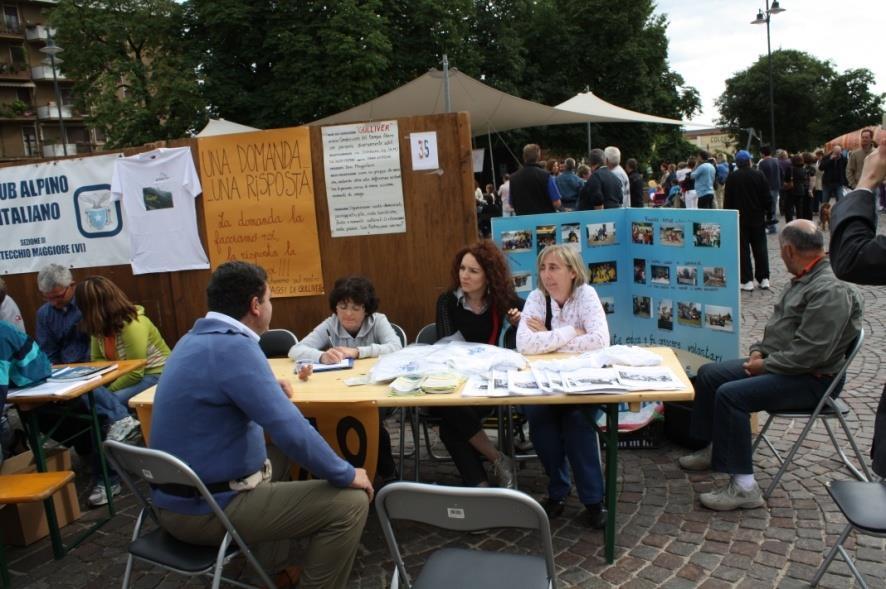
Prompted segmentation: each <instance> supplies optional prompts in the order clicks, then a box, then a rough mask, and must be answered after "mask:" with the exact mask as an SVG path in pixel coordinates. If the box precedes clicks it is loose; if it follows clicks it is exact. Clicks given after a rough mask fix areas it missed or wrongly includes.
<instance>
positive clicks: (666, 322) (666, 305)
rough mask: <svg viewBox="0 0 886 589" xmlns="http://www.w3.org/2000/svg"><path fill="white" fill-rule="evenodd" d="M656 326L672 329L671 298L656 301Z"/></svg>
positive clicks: (672, 309) (672, 311)
mask: <svg viewBox="0 0 886 589" xmlns="http://www.w3.org/2000/svg"><path fill="white" fill-rule="evenodd" d="M658 328H659V329H664V330H667V331H674V301H672V300H671V299H662V300H661V301H659V302H658Z"/></svg>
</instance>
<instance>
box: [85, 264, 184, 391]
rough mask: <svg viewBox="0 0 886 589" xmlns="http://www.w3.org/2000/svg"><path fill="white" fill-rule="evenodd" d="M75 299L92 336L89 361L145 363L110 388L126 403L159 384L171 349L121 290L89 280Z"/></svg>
mask: <svg viewBox="0 0 886 589" xmlns="http://www.w3.org/2000/svg"><path fill="white" fill-rule="evenodd" d="M74 297H75V299H76V301H77V307H78V308H79V309H80V312H81V313H82V314H83V319H82V321H81V326H82V328H83V330H84V331H86V333H88V334H89V335H90V336H91V342H90V357H91V358H92V360H93V361H101V360H109V361H114V360H136V359H138V360H141V359H143V360H145V361H146V362H145V366H144V368H139V369H138V370H133V371H132V372H129V373H128V374H125V375H123V376H121V377H120V378H118V379H117V380H115V381H114V382H112V383H111V384H109V385H108V387H107V388H108V390H110V391H111V392H112V393H114V394H115V395H117V396H118V397H119V398H120V400H121V401H123V403H127V402H128V401H129V399H131V398H132V397H134V396H135V395H137V394H138V393H140V392H142V391H143V390H145V389H147V388H150V387H152V386H154V385H155V384H157V381H159V380H160V374H161V373H162V372H163V365H164V364H166V358H168V357H169V346H167V345H166V342H165V341H163V336H161V335H160V332H159V331H158V330H157V327H156V326H155V325H154V324H153V323H152V322H151V320H150V319H148V317H147V315H145V310H144V308H142V307H141V306H140V305H135V304H133V303H132V301H130V300H129V298H128V297H127V296H126V294H125V293H124V292H123V291H122V290H120V288H119V287H118V286H117V285H116V284H114V283H113V282H111V281H110V280H108V279H107V278H105V277H104V276H90V277H89V278H87V279H86V280H84V281H83V282H80V283H78V284H77V289H76V291H75V294H74Z"/></svg>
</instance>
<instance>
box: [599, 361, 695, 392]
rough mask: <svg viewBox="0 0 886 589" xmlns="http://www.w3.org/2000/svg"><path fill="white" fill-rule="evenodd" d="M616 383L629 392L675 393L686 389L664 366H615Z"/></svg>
mask: <svg viewBox="0 0 886 589" xmlns="http://www.w3.org/2000/svg"><path fill="white" fill-rule="evenodd" d="M615 368H616V370H618V382H620V383H621V384H622V385H624V386H625V387H626V388H628V389H630V390H637V391H648V390H651V391H676V390H680V389H683V388H686V385H685V384H683V382H682V381H680V379H678V378H677V377H676V375H674V373H673V371H672V370H671V369H670V368H667V367H666V366H616V367H615Z"/></svg>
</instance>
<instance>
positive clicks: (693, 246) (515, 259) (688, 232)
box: [492, 208, 741, 361]
mask: <svg viewBox="0 0 886 589" xmlns="http://www.w3.org/2000/svg"><path fill="white" fill-rule="evenodd" d="M492 236H493V239H494V240H495V242H496V243H497V244H498V246H499V247H500V248H501V249H502V251H503V252H504V254H505V257H506V258H507V259H508V262H509V265H510V268H511V273H512V274H513V277H514V285H515V287H516V289H517V293H518V294H520V295H521V296H523V297H524V298H525V297H527V296H529V293H530V292H531V291H532V290H533V289H534V288H536V287H537V286H538V271H537V269H536V266H537V257H538V253H539V252H540V251H541V250H542V249H544V248H545V247H546V246H548V245H551V244H554V243H560V244H570V245H572V247H574V248H575V249H576V251H579V252H580V253H581V257H582V259H583V260H584V263H585V264H586V267H587V269H588V275H589V276H590V283H591V285H592V286H593V287H594V288H595V289H596V291H597V294H598V295H599V297H600V301H601V302H602V303H603V307H604V309H605V310H606V313H607V318H608V319H609V332H610V335H611V338H612V344H638V345H655V346H669V347H671V348H676V349H681V350H686V351H689V352H692V353H695V354H698V355H700V356H704V357H706V358H709V359H711V360H713V361H720V360H725V359H729V358H735V357H738V355H739V352H740V350H739V333H740V332H739V323H740V317H741V313H740V309H739V301H740V299H739V288H738V287H739V282H738V281H739V274H738V268H739V266H738V214H737V212H736V211H723V210H699V209H695V210H692V209H646V208H644V209H608V210H597V211H578V212H571V213H549V214H544V215H524V216H517V217H499V218H495V219H493V220H492Z"/></svg>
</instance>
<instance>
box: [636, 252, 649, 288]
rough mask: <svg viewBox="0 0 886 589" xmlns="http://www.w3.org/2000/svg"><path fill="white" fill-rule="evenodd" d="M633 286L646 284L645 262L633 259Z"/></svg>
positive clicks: (641, 259)
mask: <svg viewBox="0 0 886 589" xmlns="http://www.w3.org/2000/svg"><path fill="white" fill-rule="evenodd" d="M634 284H646V260H644V259H643V258H634Z"/></svg>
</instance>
